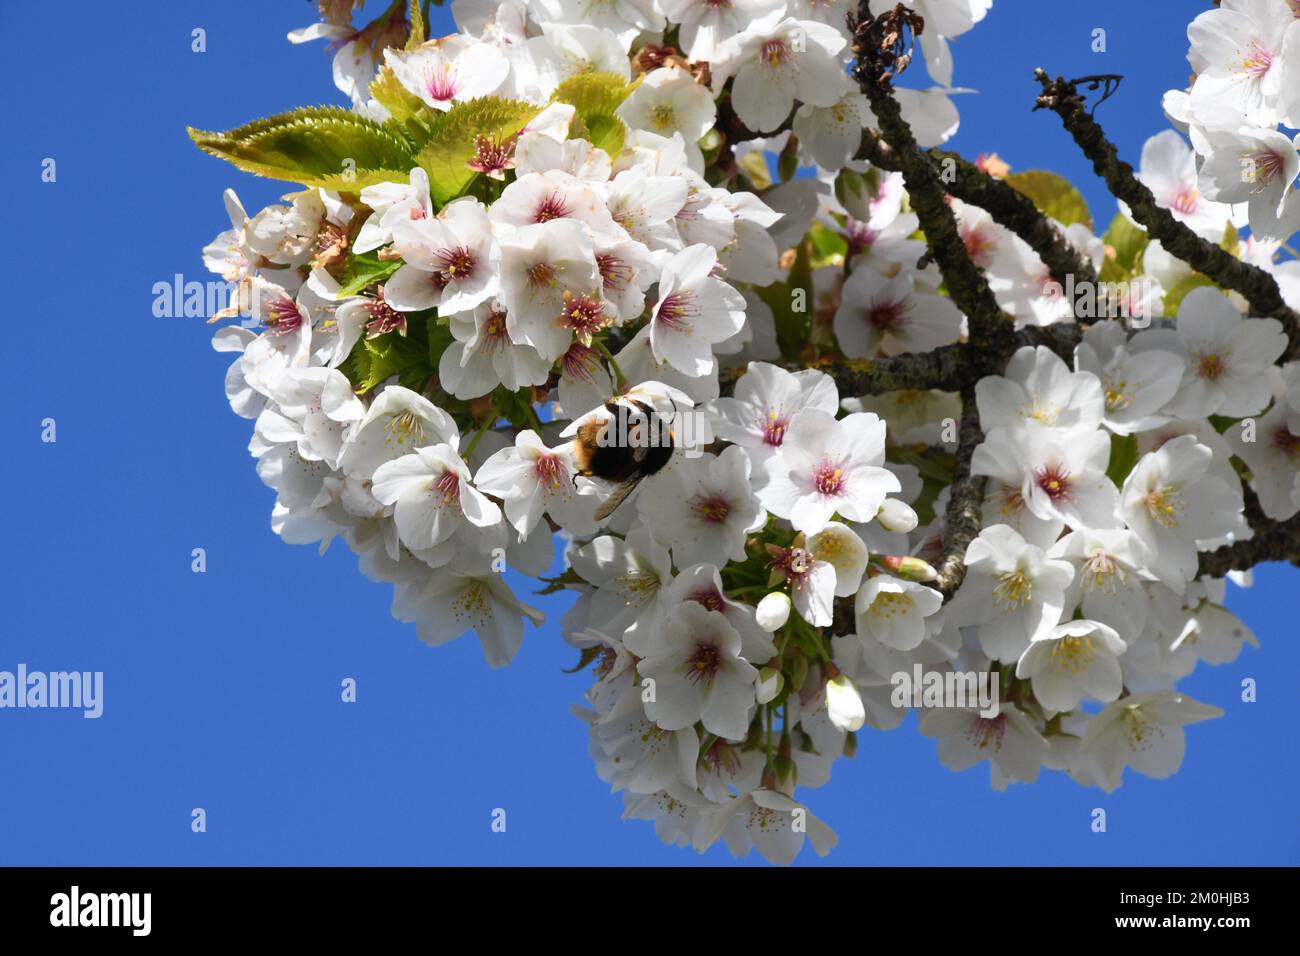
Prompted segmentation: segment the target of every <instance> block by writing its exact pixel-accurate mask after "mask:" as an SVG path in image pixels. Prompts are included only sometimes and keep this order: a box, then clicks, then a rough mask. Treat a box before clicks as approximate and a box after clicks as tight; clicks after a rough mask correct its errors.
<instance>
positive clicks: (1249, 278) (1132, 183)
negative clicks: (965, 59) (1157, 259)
mask: <svg viewBox="0 0 1300 956" xmlns="http://www.w3.org/2000/svg"><path fill="white" fill-rule="evenodd" d="M1034 77H1035V78H1036V79H1037V80H1038V82H1039V84H1041V86H1042V88H1043V92H1042V94H1041V95H1040V96H1039V97H1038V99H1037V102H1036V105H1035V107H1034V109H1050V110H1051V111H1052V112H1054V113H1056V114H1057V115H1058V116H1059V117H1060V118H1061V122H1062V123H1063V124H1064V126H1065V129H1066V131H1067V132H1068V133H1069V134H1070V135H1071V136H1072V137H1074V141H1075V143H1077V144H1078V146H1079V148H1080V149H1081V150H1082V151H1083V154H1084V155H1085V156H1086V157H1088V159H1089V160H1091V161H1092V167H1093V169H1094V170H1095V171H1096V173H1097V175H1099V176H1101V177H1102V178H1103V179H1104V180H1105V181H1106V185H1107V186H1108V187H1110V191H1111V192H1112V193H1113V194H1114V195H1115V197H1116V198H1118V199H1121V200H1123V201H1124V202H1125V203H1127V204H1128V207H1129V210H1130V211H1131V212H1132V214H1133V218H1134V219H1136V220H1137V221H1138V222H1139V223H1141V224H1142V225H1143V226H1145V227H1146V230H1147V232H1148V233H1149V234H1150V235H1151V237H1152V238H1153V239H1157V240H1159V241H1160V244H1161V245H1162V246H1163V247H1164V248H1165V249H1166V250H1167V251H1168V252H1169V254H1170V255H1173V256H1177V257H1178V258H1179V259H1181V260H1183V261H1184V262H1186V263H1187V264H1188V265H1190V266H1191V267H1192V268H1193V269H1195V270H1196V271H1197V272H1200V273H1203V274H1204V275H1207V276H1209V277H1210V278H1211V279H1213V280H1214V281H1215V282H1217V283H1218V284H1219V285H1221V286H1223V287H1224V288H1227V289H1232V290H1233V291H1234V292H1239V293H1241V295H1242V296H1243V297H1244V298H1245V299H1246V301H1247V302H1249V303H1250V308H1251V314H1252V315H1256V316H1267V317H1270V318H1274V319H1277V320H1278V321H1279V322H1281V323H1282V327H1283V329H1284V330H1285V331H1286V334H1287V338H1289V339H1290V341H1291V347H1290V349H1289V350H1288V356H1290V357H1295V356H1298V355H1300V316H1297V315H1296V313H1295V312H1294V311H1292V309H1291V308H1290V307H1289V306H1288V305H1287V304H1286V302H1285V301H1283V299H1282V292H1281V290H1280V289H1279V288H1278V285H1277V281H1276V280H1275V279H1274V278H1273V277H1272V276H1271V275H1269V274H1268V273H1267V272H1265V271H1264V270H1263V269H1260V268H1258V267H1256V266H1253V265H1250V264H1249V263H1247V262H1242V261H1241V260H1240V259H1238V258H1236V257H1235V256H1233V255H1232V254H1230V253H1228V252H1227V251H1225V250H1224V249H1221V248H1220V247H1219V246H1217V245H1215V244H1214V243H1212V242H1209V241H1207V240H1205V239H1202V238H1201V237H1200V236H1198V235H1197V234H1196V233H1195V232H1193V231H1192V230H1191V229H1189V228H1188V227H1187V226H1185V225H1183V224H1182V223H1181V222H1179V221H1178V220H1177V219H1175V218H1174V217H1173V214H1172V213H1170V212H1169V210H1168V209H1165V208H1163V207H1161V206H1158V205H1156V198H1155V196H1153V195H1152V193H1151V190H1150V189H1148V188H1147V187H1146V186H1145V185H1144V184H1143V183H1142V181H1141V180H1139V179H1138V178H1137V176H1136V175H1135V174H1134V172H1133V167H1132V166H1130V165H1129V164H1128V163H1126V162H1124V161H1123V160H1121V159H1120V158H1119V151H1118V150H1117V149H1116V148H1115V145H1114V144H1113V143H1111V142H1110V141H1109V140H1108V139H1107V138H1106V134H1105V133H1104V132H1103V131H1102V128H1101V127H1100V126H1099V125H1098V124H1097V122H1096V121H1095V120H1094V119H1093V118H1092V116H1091V115H1090V114H1089V113H1088V111H1087V110H1086V109H1085V108H1084V98H1083V96H1082V95H1081V94H1080V93H1079V91H1078V90H1077V89H1076V87H1075V82H1074V81H1070V80H1066V79H1064V78H1062V77H1057V78H1056V79H1054V80H1053V79H1050V78H1049V77H1048V76H1047V73H1045V72H1044V71H1043V70H1041V69H1038V70H1035V71H1034Z"/></svg>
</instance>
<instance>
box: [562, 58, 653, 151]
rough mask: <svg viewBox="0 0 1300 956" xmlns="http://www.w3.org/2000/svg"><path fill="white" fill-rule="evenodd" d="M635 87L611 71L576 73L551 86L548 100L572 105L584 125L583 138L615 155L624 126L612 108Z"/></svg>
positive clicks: (622, 137) (625, 129)
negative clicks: (551, 91)
mask: <svg viewBox="0 0 1300 956" xmlns="http://www.w3.org/2000/svg"><path fill="white" fill-rule="evenodd" d="M636 86H637V84H636V83H635V82H633V83H627V82H624V80H623V78H622V77H620V76H618V75H617V74H615V73H602V72H599V71H595V72H591V73H579V74H577V75H576V76H571V77H569V78H568V79H567V80H565V81H564V82H563V83H561V84H560V85H559V86H557V87H556V88H555V92H554V93H552V94H551V102H552V103H569V104H570V105H572V106H573V107H574V109H576V110H577V115H578V118H579V119H581V120H582V125H583V127H585V131H586V136H585V137H584V138H585V139H586V140H587V141H588V142H590V143H591V144H592V145H593V146H597V147H599V148H600V149H603V150H604V151H605V152H607V153H609V155H610V156H617V155H618V154H619V153H621V152H622V151H623V142H624V140H625V139H626V138H627V127H626V126H625V125H624V124H623V121H622V120H621V119H619V118H618V115H617V113H616V112H615V111H616V110H617V109H618V108H619V106H621V105H622V103H623V101H624V100H625V99H627V97H628V94H630V93H631V92H632V91H633V90H634V89H636ZM570 132H571V134H572V131H570Z"/></svg>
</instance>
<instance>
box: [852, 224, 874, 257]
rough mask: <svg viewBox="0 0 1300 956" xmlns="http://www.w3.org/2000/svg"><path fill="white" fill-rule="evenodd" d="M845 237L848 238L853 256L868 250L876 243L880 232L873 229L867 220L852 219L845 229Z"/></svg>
mask: <svg viewBox="0 0 1300 956" xmlns="http://www.w3.org/2000/svg"><path fill="white" fill-rule="evenodd" d="M844 234H845V238H846V239H847V240H848V244H849V249H848V254H849V257H850V258H852V257H853V256H856V255H857V254H858V253H860V252H866V251H867V250H869V249H870V248H871V247H872V246H874V245H875V244H876V240H877V239H879V238H880V232H879V231H878V230H876V229H872V228H871V227H870V226H868V225H867V224H866V223H865V222H858V221H857V220H854V219H850V220H849V222H848V225H847V226H845V230H844Z"/></svg>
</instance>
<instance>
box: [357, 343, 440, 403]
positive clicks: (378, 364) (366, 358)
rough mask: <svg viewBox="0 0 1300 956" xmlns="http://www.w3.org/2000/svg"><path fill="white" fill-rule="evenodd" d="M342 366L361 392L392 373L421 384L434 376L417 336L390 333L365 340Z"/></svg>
mask: <svg viewBox="0 0 1300 956" xmlns="http://www.w3.org/2000/svg"><path fill="white" fill-rule="evenodd" d="M360 346H361V347H360V348H356V349H353V350H352V355H351V356H349V358H348V361H346V362H344V363H343V364H342V365H340V366H339V368H340V369H341V370H342V371H343V374H345V375H347V376H348V379H349V380H350V381H351V382H352V387H353V388H354V389H355V390H356V391H357V392H368V391H370V390H371V389H373V388H375V387H377V386H378V385H380V384H381V383H382V382H383V381H384V380H386V379H388V378H389V377H390V376H393V375H398V376H402V377H403V378H405V379H406V380H407V381H418V382H420V383H422V382H424V381H425V380H427V379H428V378H429V377H430V376H432V375H433V369H432V368H431V367H430V366H429V359H428V355H427V353H426V346H425V343H424V342H422V341H418V340H416V339H415V338H414V337H407V336H402V335H398V334H397V333H396V332H390V333H388V334H387V335H381V336H380V337H379V338H377V339H363V340H362V341H361V343H360Z"/></svg>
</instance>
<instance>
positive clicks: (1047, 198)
mask: <svg viewBox="0 0 1300 956" xmlns="http://www.w3.org/2000/svg"><path fill="white" fill-rule="evenodd" d="M1006 183H1007V185H1009V186H1011V187H1013V188H1014V189H1015V190H1016V191H1017V192H1021V193H1023V194H1024V195H1026V196H1028V197H1029V198H1030V199H1031V200H1033V203H1034V205H1035V206H1037V207H1038V209H1039V211H1040V212H1042V213H1043V214H1044V215H1047V216H1051V217H1052V218H1053V219H1055V220H1057V221H1058V222H1061V223H1064V224H1065V225H1067V226H1072V225H1074V224H1075V223H1082V224H1083V225H1085V226H1087V227H1088V228H1089V229H1092V213H1091V212H1089V211H1088V203H1087V202H1086V201H1085V200H1084V198H1083V194H1082V193H1080V192H1079V190H1077V189H1075V188H1074V185H1073V184H1072V183H1071V182H1070V181H1069V180H1068V179H1066V178H1064V177H1063V176H1058V175H1056V173H1049V172H1047V171H1046V170H1043V169H1029V170H1026V171H1025V172H1023V173H1012V174H1011V175H1009V176H1007V177H1006Z"/></svg>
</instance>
